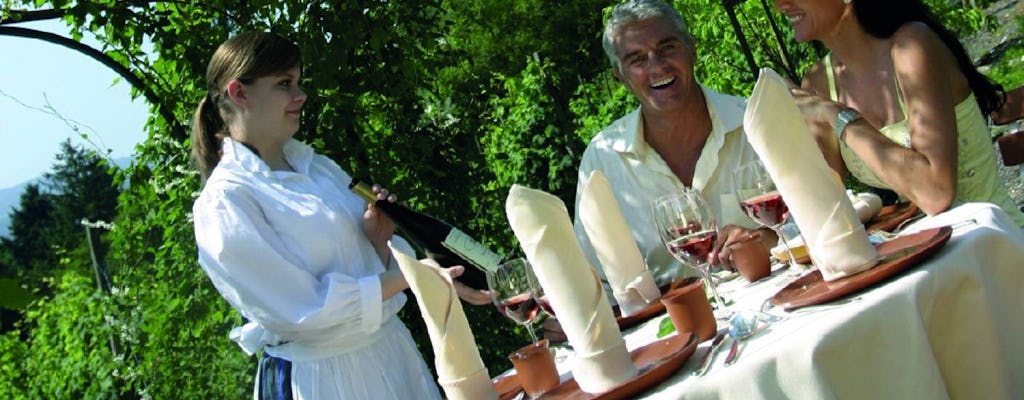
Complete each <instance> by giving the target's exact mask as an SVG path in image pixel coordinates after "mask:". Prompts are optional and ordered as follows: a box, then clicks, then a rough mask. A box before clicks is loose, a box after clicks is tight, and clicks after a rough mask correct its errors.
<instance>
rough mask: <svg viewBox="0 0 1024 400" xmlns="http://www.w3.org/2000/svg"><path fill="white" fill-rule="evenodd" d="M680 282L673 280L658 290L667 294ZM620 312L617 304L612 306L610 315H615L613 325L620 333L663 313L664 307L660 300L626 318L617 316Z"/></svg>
mask: <svg viewBox="0 0 1024 400" xmlns="http://www.w3.org/2000/svg"><path fill="white" fill-rule="evenodd" d="M680 282H682V280H675V281H673V282H672V283H670V284H668V285H663V286H660V287H658V290H660V291H661V293H668V291H669V290H671V289H672V288H673V287H675V286H677V285H679V283H680ZM620 312H621V311H620V310H619V306H618V305H617V304H616V305H614V306H612V313H613V314H615V323H616V324H618V325H619V330H620V331H624V330H626V329H629V328H632V327H634V326H636V325H637V324H640V323H642V322H645V321H647V320H649V319H651V318H654V317H657V316H659V315H661V314H663V313H665V305H664V304H662V303H661V300H656V301H653V302H651V304H648V305H647V307H644V308H643V309H641V310H640V311H637V312H635V313H633V315H630V316H628V317H623V316H621V315H619V314H620Z"/></svg>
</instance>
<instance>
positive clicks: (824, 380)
mask: <svg viewBox="0 0 1024 400" xmlns="http://www.w3.org/2000/svg"><path fill="white" fill-rule="evenodd" d="M971 219H974V220H976V223H970V224H965V225H962V226H960V227H957V228H956V229H955V230H954V232H953V236H952V238H951V239H950V241H949V242H948V243H947V244H946V245H945V246H944V247H943V248H942V249H941V250H940V251H938V252H937V253H936V254H935V255H934V256H933V257H932V258H930V259H929V260H927V261H925V262H924V263H923V264H921V265H919V266H917V267H914V268H912V269H910V270H909V271H906V272H904V273H902V274H899V275H898V276H897V277H896V278H895V279H892V280H890V281H888V282H886V283H884V284H882V285H880V286H877V287H875V288H872V289H869V290H866V291H864V292H862V293H859V294H856V295H852V296H850V297H847V298H845V299H841V300H838V301H836V304H830V305H824V306H812V307H808V308H805V309H798V310H795V311H793V312H785V311H782V310H781V309H773V310H771V313H773V314H778V315H784V316H785V317H786V319H785V320H783V321H781V322H776V323H774V324H771V325H769V326H765V325H764V324H762V326H761V327H760V328H759V330H758V332H757V333H756V334H755V335H754V336H753V337H751V338H750V339H748V341H747V343H746V348H745V349H744V350H743V352H742V354H741V356H740V358H739V360H738V361H737V362H736V363H735V364H733V365H731V366H724V365H722V362H723V360H724V359H725V354H726V353H727V350H728V348H727V346H723V351H722V352H720V353H719V356H718V358H717V359H716V362H715V363H714V364H713V365H712V367H711V369H710V371H709V372H708V373H707V374H706V375H705V376H703V377H699V378H698V377H693V376H691V372H692V371H693V370H695V369H696V368H697V363H698V360H699V359H700V358H701V356H702V355H703V354H704V353H705V352H707V351H708V347H709V346H710V341H708V342H705V343H702V344H701V345H700V347H698V349H697V351H696V353H695V354H694V356H693V357H691V359H690V360H689V361H688V362H687V363H686V364H685V365H684V366H683V368H682V369H681V370H680V371H679V372H677V373H676V374H675V376H673V377H672V378H671V379H670V380H668V381H666V382H663V383H662V384H661V385H659V386H657V387H655V388H654V389H652V390H650V391H648V392H647V393H646V394H645V395H644V398H651V399H667V398H672V399H675V398H681V397H685V398H687V399H704V398H707V399H946V398H951V399H1022V398H1024V337H1022V336H1024V233H1022V231H1021V229H1020V227H1017V226H1014V224H1013V222H1012V221H1010V219H1009V218H1008V217H1007V216H1006V214H1005V213H1003V212H1002V211H1001V210H1000V209H998V208H997V207H994V206H990V205H987V204H978V203H975V204H966V205H962V206H959V207H956V208H954V209H952V210H950V211H948V212H946V213H943V214H941V215H937V216H934V217H928V218H925V219H922V220H921V221H919V222H917V223H914V224H913V225H911V227H909V228H907V229H905V230H904V231H905V232H907V231H912V230H914V229H915V228H917V227H920V229H924V228H926V227H930V226H941V225H950V224H954V223H956V222H961V221H968V220H971ZM792 279H795V278H794V277H792V276H788V274H787V272H786V270H782V271H778V272H776V273H775V274H774V275H773V277H772V278H770V279H767V280H764V281H761V282H758V283H757V284H754V285H751V284H748V283H747V282H746V281H744V280H742V278H739V279H736V280H733V281H730V282H727V283H724V284H722V285H721V288H720V290H721V293H722V295H723V296H725V297H726V298H727V299H731V300H733V301H734V304H733V305H732V306H731V307H732V308H733V309H734V310H744V309H746V310H757V309H760V308H761V306H762V304H763V303H764V301H765V300H766V299H768V298H770V297H771V296H772V295H774V294H775V293H776V292H777V291H778V290H780V289H781V288H782V287H783V286H785V284H786V283H788V282H789V281H791V280H792ZM663 318H667V316H665V317H658V318H654V319H652V320H651V321H648V322H647V323H645V324H643V325H641V326H639V327H638V328H635V329H634V330H632V331H629V332H627V333H626V335H625V339H626V345H627V347H628V348H630V349H634V348H637V347H640V346H642V345H644V344H647V343H650V342H652V341H654V340H656V334H657V331H658V325H659V324H660V322H661V320H662V319H663ZM724 325H726V323H725V322H719V327H720V328H721V327H723V326H724ZM570 359H571V356H569V357H567V358H566V359H565V360H563V361H562V362H561V364H562V365H561V366H563V367H564V366H565V363H568V362H571V360H570Z"/></svg>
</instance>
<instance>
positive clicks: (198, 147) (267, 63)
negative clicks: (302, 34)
mask: <svg viewBox="0 0 1024 400" xmlns="http://www.w3.org/2000/svg"><path fill="white" fill-rule="evenodd" d="M300 61H301V56H300V53H299V46H298V45H296V44H295V43H293V42H292V41H291V40H288V39H287V38H285V37H284V36H281V35H278V34H276V33H268V32H246V33H242V34H239V35H236V36H235V37H232V38H231V39H228V40H227V41H225V42H224V43H222V44H221V45H220V47H218V48H217V51H216V52H214V53H213V57H212V58H211V59H210V64H209V65H208V66H207V67H206V90H207V92H206V96H203V98H202V99H201V100H199V106H198V107H196V112H195V115H194V116H193V117H192V160H193V161H194V162H195V163H196V165H197V166H198V168H199V173H200V175H201V176H202V181H203V183H205V182H206V179H207V178H209V177H210V174H211V173H212V172H213V168H214V167H216V166H217V163H218V162H219V161H220V156H221V148H220V147H221V141H223V140H224V138H225V137H226V136H228V132H227V123H226V120H227V119H230V118H231V117H232V115H233V114H234V107H233V106H232V104H231V102H230V101H229V100H227V98H226V97H227V96H225V92H224V89H225V88H226V87H227V85H228V83H229V82H231V81H233V80H236V79H237V80H239V81H240V82H242V83H250V82H252V81H253V80H255V79H257V78H261V77H264V76H268V75H272V74H276V73H280V72H283V71H287V70H289V69H291V68H294V67H295V66H297V65H299V63H300Z"/></svg>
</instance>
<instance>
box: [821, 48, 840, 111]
mask: <svg viewBox="0 0 1024 400" xmlns="http://www.w3.org/2000/svg"><path fill="white" fill-rule="evenodd" d="M824 61H825V76H827V77H828V95H829V99H830V100H832V101H839V91H838V90H836V72H835V71H834V70H833V69H832V53H828V54H826V55H825V60H824Z"/></svg>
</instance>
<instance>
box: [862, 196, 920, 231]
mask: <svg viewBox="0 0 1024 400" xmlns="http://www.w3.org/2000/svg"><path fill="white" fill-rule="evenodd" d="M917 211H918V209H917V206H916V205H914V203H911V202H909V201H908V202H903V203H896V204H891V205H888V206H885V207H882V209H881V210H880V211H879V212H878V215H876V216H875V217H874V218H871V220H870V221H868V222H867V223H866V224H864V230H866V231H868V232H874V231H886V232H888V231H891V230H893V229H894V228H896V227H897V226H899V225H900V224H901V223H902V222H903V221H906V220H908V219H910V217H913V216H914V215H915V214H917Z"/></svg>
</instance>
